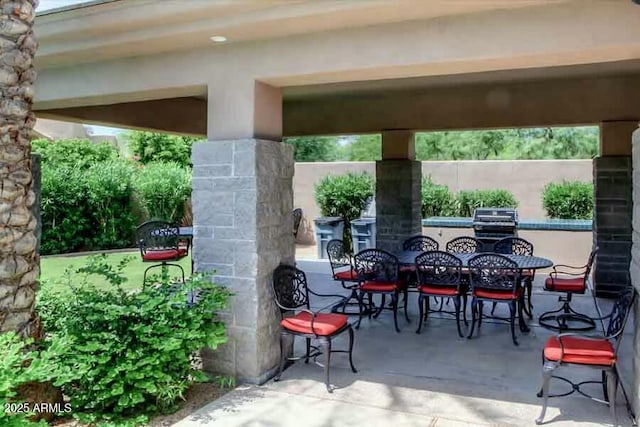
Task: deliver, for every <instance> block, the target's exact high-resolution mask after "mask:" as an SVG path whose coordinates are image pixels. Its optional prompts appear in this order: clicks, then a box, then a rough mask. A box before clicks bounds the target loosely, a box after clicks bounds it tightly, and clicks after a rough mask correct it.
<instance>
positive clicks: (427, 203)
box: [421, 176, 454, 218]
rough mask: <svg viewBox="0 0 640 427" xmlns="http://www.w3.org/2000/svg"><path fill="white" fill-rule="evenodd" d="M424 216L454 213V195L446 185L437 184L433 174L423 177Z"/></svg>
mask: <svg viewBox="0 0 640 427" xmlns="http://www.w3.org/2000/svg"><path fill="white" fill-rule="evenodd" d="M421 192H422V194H421V195H422V217H423V218H428V217H430V216H450V215H453V214H454V203H453V201H454V196H453V193H451V191H449V187H447V186H446V185H441V184H436V183H435V182H433V180H432V179H431V176H428V177H425V178H422V190H421Z"/></svg>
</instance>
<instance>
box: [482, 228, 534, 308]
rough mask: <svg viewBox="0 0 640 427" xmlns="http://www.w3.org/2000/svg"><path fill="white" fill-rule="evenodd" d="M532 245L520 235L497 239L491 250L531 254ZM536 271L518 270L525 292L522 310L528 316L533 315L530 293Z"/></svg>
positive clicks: (503, 253) (504, 252)
mask: <svg viewBox="0 0 640 427" xmlns="http://www.w3.org/2000/svg"><path fill="white" fill-rule="evenodd" d="M533 250H534V246H533V243H531V242H529V241H528V240H525V239H523V238H522V237H505V238H504V239H501V240H499V241H498V242H496V244H495V245H494V247H493V251H494V252H495V253H498V254H502V255H523V256H533ZM535 275H536V271H535V270H522V271H520V279H521V280H522V281H523V283H524V287H525V288H524V289H525V292H526V295H525V297H526V304H525V305H524V307H522V308H523V311H524V312H525V313H526V314H527V316H529V317H530V318H531V317H533V304H532V303H531V294H532V292H533V279H534V278H535ZM495 307H496V304H495V303H494V304H493V309H492V310H491V313H492V314H493V310H494V309H495Z"/></svg>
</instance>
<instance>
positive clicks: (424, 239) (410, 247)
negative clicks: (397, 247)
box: [402, 236, 440, 252]
mask: <svg viewBox="0 0 640 427" xmlns="http://www.w3.org/2000/svg"><path fill="white" fill-rule="evenodd" d="M439 246H440V245H439V244H438V242H437V241H436V240H434V239H432V238H431V237H429V236H413V237H409V238H408V239H407V240H405V241H404V243H402V250H403V251H420V252H426V251H437V250H438V249H439Z"/></svg>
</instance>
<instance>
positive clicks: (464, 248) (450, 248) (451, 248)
mask: <svg viewBox="0 0 640 427" xmlns="http://www.w3.org/2000/svg"><path fill="white" fill-rule="evenodd" d="M446 248H447V252H452V253H458V254H474V253H477V252H479V251H480V248H482V242H481V241H480V240H478V239H476V238H474V237H470V236H461V237H456V238H455V239H451V240H449V241H448V242H447V245H446Z"/></svg>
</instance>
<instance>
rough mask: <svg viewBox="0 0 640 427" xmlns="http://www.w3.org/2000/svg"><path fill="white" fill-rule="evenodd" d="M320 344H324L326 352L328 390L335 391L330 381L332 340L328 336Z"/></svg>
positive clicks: (325, 368)
mask: <svg viewBox="0 0 640 427" xmlns="http://www.w3.org/2000/svg"><path fill="white" fill-rule="evenodd" d="M320 345H321V346H322V352H323V353H324V384H325V385H326V386H327V391H328V392H329V393H333V389H332V388H331V383H330V382H329V364H330V363H331V340H330V339H329V338H327V337H323V338H321V339H320Z"/></svg>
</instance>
